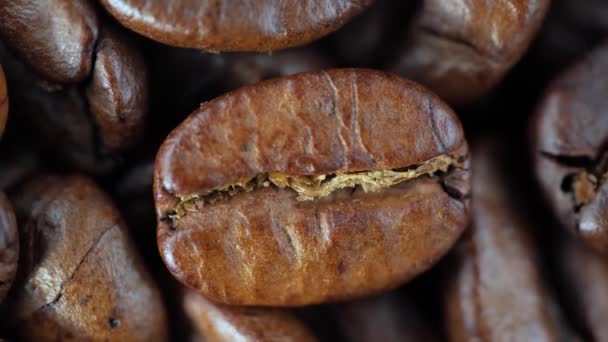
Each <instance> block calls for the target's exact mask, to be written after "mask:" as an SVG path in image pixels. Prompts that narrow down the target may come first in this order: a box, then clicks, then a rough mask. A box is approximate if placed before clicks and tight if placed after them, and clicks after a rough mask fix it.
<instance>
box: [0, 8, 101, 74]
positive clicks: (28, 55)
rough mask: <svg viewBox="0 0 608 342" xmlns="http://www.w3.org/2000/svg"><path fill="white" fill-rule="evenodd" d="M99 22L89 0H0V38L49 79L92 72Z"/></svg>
mask: <svg viewBox="0 0 608 342" xmlns="http://www.w3.org/2000/svg"><path fill="white" fill-rule="evenodd" d="M99 25H100V23H99V18H98V16H97V14H96V11H95V7H94V2H93V1H90V0H72V1H66V0H45V1H37V0H0V39H1V40H2V41H3V42H4V43H5V44H7V45H8V46H10V48H11V49H13V51H15V53H16V54H17V55H18V56H19V57H20V58H22V59H23V60H24V61H25V62H27V64H28V65H29V66H30V67H32V68H33V69H34V70H36V72H37V73H38V74H39V75H40V76H42V77H43V78H45V79H47V80H49V81H55V82H61V83H64V82H70V83H71V82H79V81H84V80H85V79H86V78H87V77H88V76H89V74H90V73H91V70H92V69H93V54H94V52H95V51H94V50H95V44H96V42H97V39H98V35H99Z"/></svg>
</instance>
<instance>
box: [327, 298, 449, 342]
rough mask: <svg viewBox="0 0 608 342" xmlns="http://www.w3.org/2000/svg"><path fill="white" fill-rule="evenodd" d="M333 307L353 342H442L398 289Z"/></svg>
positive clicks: (338, 319)
mask: <svg viewBox="0 0 608 342" xmlns="http://www.w3.org/2000/svg"><path fill="white" fill-rule="evenodd" d="M334 310H335V313H336V319H337V321H338V322H339V325H340V328H341V330H342V331H343V332H344V335H345V336H346V337H347V340H348V341H351V342H374V341H384V342H398V341H428V342H431V341H439V339H438V337H437V336H436V334H435V333H434V332H433V331H432V330H431V327H429V326H428V325H427V324H425V322H424V320H423V319H422V317H420V313H419V312H418V311H417V308H416V307H415V305H414V304H413V303H412V302H410V301H408V300H407V298H402V297H401V296H399V295H398V294H397V293H395V292H389V293H385V294H383V295H380V296H376V297H370V298H366V299H361V300H358V301H353V302H348V303H344V304H339V305H336V306H335V308H334Z"/></svg>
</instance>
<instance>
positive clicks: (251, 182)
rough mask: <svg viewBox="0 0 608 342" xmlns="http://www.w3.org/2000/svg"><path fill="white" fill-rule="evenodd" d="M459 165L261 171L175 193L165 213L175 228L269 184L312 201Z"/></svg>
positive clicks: (443, 161) (446, 159)
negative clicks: (200, 211)
mask: <svg viewBox="0 0 608 342" xmlns="http://www.w3.org/2000/svg"><path fill="white" fill-rule="evenodd" d="M461 166H462V161H461V160H459V158H457V157H455V156H452V155H449V154H446V155H440V156H437V157H435V158H432V159H429V160H427V161H426V162H423V163H421V164H417V165H413V166H409V167H403V168H399V169H391V170H373V171H362V172H353V173H335V174H329V175H316V176H312V175H304V176H296V175H289V174H286V173H280V172H269V173H261V174H258V175H256V176H253V177H246V178H242V179H239V180H237V181H236V182H234V183H231V184H226V185H222V186H219V187H217V188H215V189H213V190H211V191H209V192H207V193H205V194H190V195H186V196H178V197H179V199H180V201H179V203H178V204H177V205H176V206H175V209H174V210H172V211H171V212H170V213H169V214H168V215H167V218H168V219H169V220H171V222H172V225H173V227H174V228H175V227H177V223H178V221H179V220H180V219H182V218H183V217H184V216H186V215H187V213H188V212H196V211H197V208H198V207H200V206H204V205H206V204H212V203H215V202H217V201H219V200H221V199H224V198H228V197H232V196H235V195H237V194H239V193H243V192H250V191H254V190H257V189H261V188H267V187H270V186H275V187H278V188H280V189H284V188H289V189H292V190H294V191H295V192H296V193H297V194H298V197H297V198H296V199H297V200H298V201H312V200H315V199H319V198H323V197H326V196H329V195H330V194H331V193H332V192H334V191H336V190H339V189H344V188H354V187H357V186H359V187H360V188H361V189H362V190H363V191H364V192H366V193H367V192H376V191H380V190H382V189H385V188H388V187H390V186H393V185H397V184H399V183H402V182H405V181H408V180H412V179H415V178H418V177H421V176H424V175H430V176H432V175H434V174H436V173H439V172H440V173H446V172H448V170H449V169H450V168H453V167H456V168H458V167H461Z"/></svg>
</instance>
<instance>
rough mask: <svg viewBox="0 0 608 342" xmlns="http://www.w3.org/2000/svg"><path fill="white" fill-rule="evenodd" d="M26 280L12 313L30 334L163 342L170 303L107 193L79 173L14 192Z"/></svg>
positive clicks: (21, 331)
mask: <svg viewBox="0 0 608 342" xmlns="http://www.w3.org/2000/svg"><path fill="white" fill-rule="evenodd" d="M14 204H15V210H16V212H17V216H18V220H19V223H20V233H21V234H20V238H21V239H20V240H21V264H20V274H21V276H20V277H19V279H20V282H19V283H18V286H16V289H15V290H16V291H15V297H14V299H13V300H14V302H12V303H11V304H12V305H11V307H12V312H13V314H14V316H12V317H11V319H13V320H14V321H15V322H14V324H16V331H17V333H18V335H20V336H21V337H23V338H24V339H31V340H77V341H83V340H119V341H163V340H166V338H167V327H166V324H167V323H166V317H165V311H164V307H163V305H162V302H161V299H160V294H159V291H158V289H157V288H156V286H155V285H154V284H153V283H152V281H151V279H150V277H149V275H148V273H147V272H146V270H145V269H144V267H143V264H142V262H141V260H140V259H139V257H138V255H137V254H136V252H135V249H134V246H133V245H132V243H131V241H130V240H129V237H128V234H127V231H126V228H125V226H124V224H123V222H122V219H121V218H120V215H119V214H118V211H117V210H116V208H115V207H114V206H113V205H112V203H111V201H110V199H109V198H108V196H107V195H106V194H105V193H104V192H103V191H101V190H100V189H99V188H98V187H97V185H95V183H93V182H92V181H90V180H89V179H87V178H84V177H80V176H70V177H44V178H39V179H36V180H34V181H32V182H30V183H28V184H26V185H25V186H24V187H23V188H22V189H21V190H20V191H17V194H16V196H15V201H14Z"/></svg>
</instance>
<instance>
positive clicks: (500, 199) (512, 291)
mask: <svg viewBox="0 0 608 342" xmlns="http://www.w3.org/2000/svg"><path fill="white" fill-rule="evenodd" d="M503 151H504V150H502V146H501V145H499V144H498V143H496V142H495V141H492V140H482V141H480V142H479V144H478V145H475V146H474V148H473V151H472V153H473V162H472V166H473V174H474V181H473V203H472V220H473V223H472V226H471V229H470V231H469V232H467V233H465V234H466V235H465V238H464V240H463V241H462V244H461V245H459V246H458V249H457V254H456V256H457V263H458V265H457V267H456V269H455V271H454V273H453V274H452V275H453V278H451V279H448V280H447V283H448V291H447V306H446V318H447V322H446V323H447V327H448V333H449V336H450V340H451V341H471V340H477V339H478V340H483V341H556V340H557V339H558V337H559V334H560V332H559V330H558V325H557V324H556V322H555V320H554V318H553V316H552V313H551V311H550V306H551V302H550V300H549V299H548V298H549V297H548V293H547V291H546V289H545V288H544V287H543V283H542V278H541V271H540V265H539V263H538V260H537V256H536V254H535V251H536V248H535V246H534V243H533V241H532V236H531V226H530V224H529V222H528V221H527V219H526V217H525V216H524V215H522V214H521V213H520V212H519V211H518V210H517V207H516V205H515V203H516V201H517V199H516V197H515V196H514V192H513V191H511V190H512V189H511V188H510V187H509V185H508V181H507V179H508V177H507V175H508V172H509V171H508V169H507V168H506V166H507V165H508V163H506V162H504V161H505V153H503Z"/></svg>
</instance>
